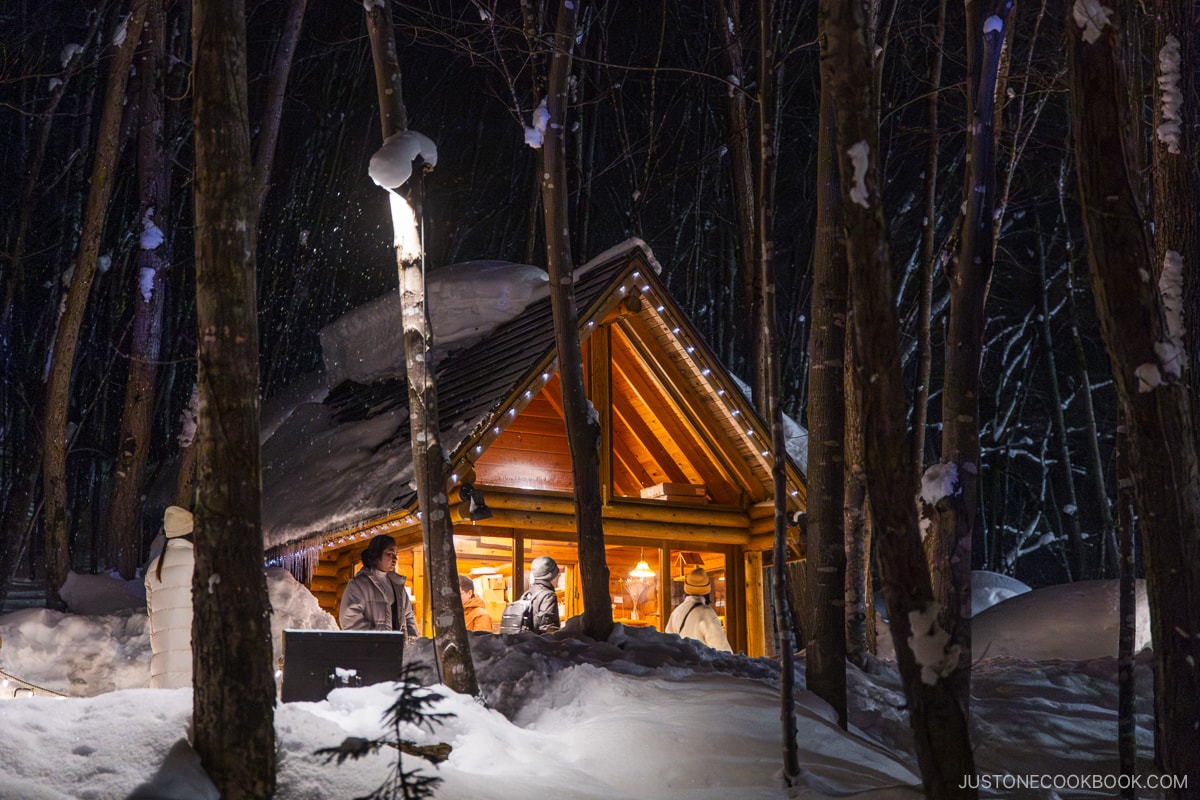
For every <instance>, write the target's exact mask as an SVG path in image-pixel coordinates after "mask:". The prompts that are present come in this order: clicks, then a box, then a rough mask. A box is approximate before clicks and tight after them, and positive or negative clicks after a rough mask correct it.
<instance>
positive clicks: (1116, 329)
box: [1067, 2, 1200, 796]
mask: <svg viewBox="0 0 1200 800" xmlns="http://www.w3.org/2000/svg"><path fill="white" fill-rule="evenodd" d="M1134 20H1136V16H1134V15H1133V8H1132V5H1131V4H1120V5H1119V6H1118V8H1117V9H1116V10H1114V9H1112V8H1109V7H1107V6H1104V7H1101V6H1100V5H1099V4H1088V3H1083V2H1079V3H1076V5H1075V7H1074V9H1073V13H1072V14H1071V15H1070V16H1069V17H1068V19H1067V29H1068V53H1069V58H1070V74H1071V78H1070V90H1071V110H1072V117H1073V120H1074V124H1073V131H1074V137H1075V156H1076V159H1075V160H1076V173H1077V175H1078V178H1079V190H1080V208H1081V211H1082V214H1083V224H1084V233H1085V237H1086V240H1087V245H1088V267H1089V269H1090V270H1091V275H1092V289H1093V293H1094V295H1095V298H1096V314H1097V316H1098V317H1099V320H1100V329H1101V333H1102V335H1103V338H1104V343H1105V348H1106V349H1107V350H1108V355H1109V361H1110V363H1111V365H1112V371H1113V378H1114V382H1115V383H1116V386H1117V395H1118V402H1119V404H1120V409H1121V413H1122V415H1123V419H1124V421H1125V425H1126V428H1127V433H1126V435H1127V436H1128V441H1129V461H1130V470H1131V473H1132V478H1133V491H1134V497H1135V499H1136V501H1137V508H1138V526H1139V528H1140V530H1141V534H1142V543H1143V553H1144V555H1145V572H1146V586H1147V594H1148V597H1149V601H1150V619H1151V632H1152V636H1153V642H1154V645H1153V647H1154V666H1155V669H1154V678H1155V681H1154V683H1155V693H1154V705H1155V712H1156V713H1155V741H1156V744H1157V750H1158V758H1159V762H1160V764H1161V767H1162V769H1163V770H1164V771H1165V772H1167V773H1170V774H1174V775H1188V776H1189V777H1190V776H1195V775H1200V731H1198V730H1197V728H1196V722H1197V720H1200V465H1198V463H1197V452H1196V448H1197V445H1196V432H1195V430H1194V429H1193V427H1192V426H1193V417H1192V411H1191V402H1192V398H1191V397H1190V395H1189V390H1188V386H1187V384H1186V383H1185V382H1184V381H1183V380H1180V379H1179V377H1178V372H1177V368H1178V365H1179V361H1180V358H1181V356H1182V355H1183V354H1182V353H1181V352H1180V350H1179V348H1178V347H1177V345H1176V344H1175V343H1173V342H1172V338H1173V337H1172V333H1173V331H1172V320H1171V315H1170V313H1169V312H1170V305H1171V302H1172V299H1171V298H1170V297H1164V296H1163V295H1164V294H1165V292H1164V291H1163V290H1162V288H1161V284H1160V280H1159V277H1160V272H1161V269H1162V268H1161V265H1160V264H1159V263H1158V262H1157V259H1156V258H1155V255H1154V254H1155V245H1154V243H1153V242H1152V241H1151V240H1150V233H1149V230H1150V226H1149V225H1148V224H1147V223H1148V220H1147V219H1146V218H1145V216H1144V214H1143V212H1142V206H1141V202H1142V198H1143V196H1144V192H1143V190H1144V188H1145V187H1144V186H1143V179H1142V177H1141V172H1140V171H1139V170H1138V169H1137V165H1136V160H1135V157H1134V153H1133V151H1132V148H1133V147H1134V143H1135V142H1137V141H1139V139H1141V135H1140V134H1141V131H1140V129H1139V126H1138V121H1137V118H1136V116H1135V114H1134V110H1133V109H1132V108H1130V106H1129V105H1128V104H1127V103H1126V102H1123V101H1124V99H1125V98H1126V97H1128V96H1129V95H1128V94H1127V92H1128V89H1129V84H1128V78H1127V70H1128V65H1127V64H1126V62H1125V53H1126V32H1125V29H1124V25H1125V24H1126V22H1127V21H1129V22H1132V21H1134ZM1185 213H1194V209H1187V210H1186V211H1185ZM1165 235H1170V234H1169V233H1167V234H1165ZM1185 794H1186V793H1184V792H1179V793H1176V794H1174V795H1172V796H1184V795H1185Z"/></svg>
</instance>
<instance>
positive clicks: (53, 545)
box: [42, 0, 147, 610]
mask: <svg viewBox="0 0 1200 800" xmlns="http://www.w3.org/2000/svg"><path fill="white" fill-rule="evenodd" d="M146 6H147V0H133V5H132V7H131V8H130V13H129V17H128V19H127V20H126V22H127V25H128V27H127V28H126V30H128V31H129V35H128V36H126V37H125V38H124V40H123V41H122V42H121V44H120V45H119V46H117V47H116V48H115V50H116V52H115V54H114V57H113V61H112V64H111V66H110V67H109V73H108V86H107V88H106V90H105V96H104V108H103V111H102V112H101V114H100V128H99V131H98V134H97V139H96V160H95V165H94V166H93V167H92V179H91V188H90V190H89V191H88V199H87V210H86V212H85V214H84V219H83V231H82V232H81V233H80V235H79V250H78V252H77V253H76V256H75V273H74V276H73V277H72V278H71V286H70V288H69V289H68V290H67V296H66V298H65V299H64V301H63V310H62V314H61V317H60V319H59V324H58V333H57V335H56V336H55V338H54V351H53V355H52V360H51V363H50V377H49V380H48V381H47V385H46V406H45V409H46V410H45V416H44V417H43V422H42V451H43V457H42V484H43V489H42V492H43V502H44V504H45V505H44V511H43V520H44V523H45V528H46V531H45V536H46V607H47V608H53V609H60V610H61V609H63V608H65V605H64V604H63V601H62V597H61V596H60V595H59V591H60V590H61V588H62V585H63V584H64V583H65V582H66V579H67V573H68V572H69V571H70V569H71V553H70V545H69V541H68V531H67V516H68V514H67V444H68V443H67V418H68V416H69V411H70V405H71V374H72V372H73V371H74V363H75V351H76V349H77V347H78V344H79V331H80V328H81V327H82V325H83V315H84V312H85V311H86V310H87V304H88V298H89V296H90V295H91V290H92V282H93V280H94V279H95V277H96V259H97V257H98V256H99V254H100V239H101V237H102V236H103V234H104V222H105V219H106V218H107V216H108V204H109V199H110V198H111V197H112V189H113V177H114V172H115V171H116V166H117V160H118V157H119V155H120V151H121V141H120V134H121V114H122V111H123V109H124V107H125V99H126V98H125V88H126V86H127V85H128V82H129V67H130V65H131V64H132V63H133V53H134V50H136V49H137V44H138V36H137V35H136V34H137V33H138V32H140V31H141V30H142V24H143V22H144V20H145V19H146Z"/></svg>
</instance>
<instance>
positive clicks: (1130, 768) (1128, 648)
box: [1116, 425, 1137, 800]
mask: <svg viewBox="0 0 1200 800" xmlns="http://www.w3.org/2000/svg"><path fill="white" fill-rule="evenodd" d="M1124 427H1125V426H1124V425H1120V426H1118V427H1117V447H1116V451H1117V452H1116V462H1117V486H1118V489H1117V519H1118V520H1119V522H1118V523H1117V525H1118V527H1117V542H1118V546H1117V552H1118V554H1119V559H1120V560H1119V561H1118V566H1117V586H1118V589H1117V591H1118V597H1119V598H1120V599H1119V601H1118V617H1119V619H1118V622H1117V763H1118V765H1119V769H1120V771H1121V775H1135V774H1136V773H1137V716H1136V713H1137V706H1136V700H1137V696H1136V694H1135V691H1136V688H1137V681H1136V680H1135V679H1134V675H1133V670H1134V666H1135V663H1136V662H1135V661H1134V656H1135V655H1136V654H1135V653H1134V650H1133V648H1134V638H1135V636H1136V633H1137V573H1136V565H1135V564H1134V560H1133V537H1134V535H1135V531H1134V525H1135V524H1136V523H1135V514H1134V510H1133V491H1132V489H1133V482H1132V480H1131V479H1130V475H1129V464H1128V463H1126V462H1127V461H1128V455H1129V454H1128V450H1129V443H1128V442H1127V441H1125V435H1124V433H1123V429H1124ZM1121 796H1122V797H1123V798H1126V800H1134V799H1135V798H1136V797H1137V791H1136V790H1135V789H1134V788H1133V786H1132V785H1130V786H1129V787H1127V788H1123V789H1122V790H1121Z"/></svg>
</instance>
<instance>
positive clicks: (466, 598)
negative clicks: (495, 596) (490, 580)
mask: <svg viewBox="0 0 1200 800" xmlns="http://www.w3.org/2000/svg"><path fill="white" fill-rule="evenodd" d="M458 591H459V594H460V595H462V604H463V618H464V619H465V620H466V623H467V630H469V631H488V632H489V633H490V632H491V630H492V618H491V616H490V615H489V614H488V612H487V609H486V608H484V606H483V598H482V597H480V596H479V595H478V594H476V593H475V581H473V580H471V578H470V577H469V576H467V575H459V576H458Z"/></svg>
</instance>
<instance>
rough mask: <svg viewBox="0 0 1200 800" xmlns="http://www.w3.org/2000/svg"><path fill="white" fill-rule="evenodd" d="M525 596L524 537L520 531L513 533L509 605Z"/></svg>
mask: <svg viewBox="0 0 1200 800" xmlns="http://www.w3.org/2000/svg"><path fill="white" fill-rule="evenodd" d="M523 594H525V535H524V534H523V533H521V532H520V531H517V530H514V531H513V545H512V597H510V598H508V601H509V602H510V603H511V602H512V601H513V600H516V599H518V598H519V597H520V596H521V595H523Z"/></svg>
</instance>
